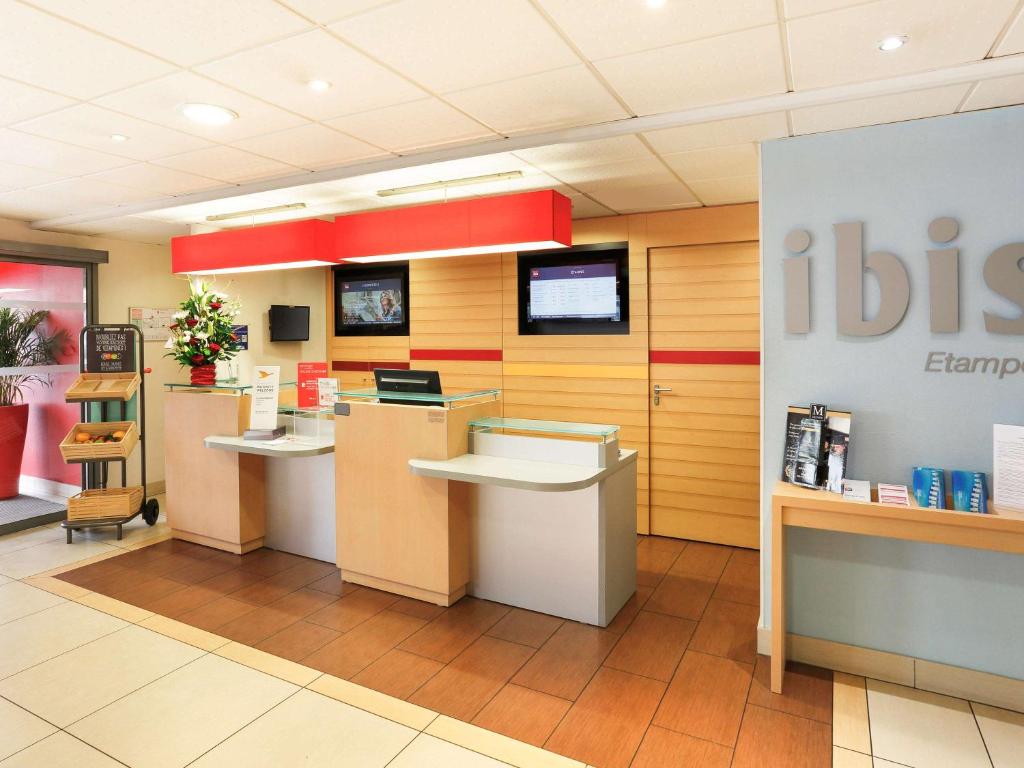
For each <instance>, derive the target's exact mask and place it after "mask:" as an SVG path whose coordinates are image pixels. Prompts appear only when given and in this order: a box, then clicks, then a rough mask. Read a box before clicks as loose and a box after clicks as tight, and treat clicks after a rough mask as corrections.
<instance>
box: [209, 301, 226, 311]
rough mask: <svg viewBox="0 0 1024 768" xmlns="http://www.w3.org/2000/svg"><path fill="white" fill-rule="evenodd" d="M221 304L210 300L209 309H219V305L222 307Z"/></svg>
mask: <svg viewBox="0 0 1024 768" xmlns="http://www.w3.org/2000/svg"><path fill="white" fill-rule="evenodd" d="M223 306H224V305H223V304H221V303H220V302H219V301H211V302H210V309H212V310H214V311H216V310H218V309H220V308H221V307H223Z"/></svg>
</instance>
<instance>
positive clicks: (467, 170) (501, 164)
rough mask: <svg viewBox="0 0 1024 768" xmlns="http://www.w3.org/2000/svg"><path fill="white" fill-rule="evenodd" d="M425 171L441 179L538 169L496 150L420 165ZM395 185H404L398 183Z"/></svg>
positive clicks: (511, 155)
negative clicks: (487, 153)
mask: <svg viewBox="0 0 1024 768" xmlns="http://www.w3.org/2000/svg"><path fill="white" fill-rule="evenodd" d="M420 170H421V171H422V172H423V173H427V174H430V175H431V176H432V177H433V178H435V179H438V180H440V181H445V180H451V179H464V178H466V177H468V176H486V175H488V174H491V173H504V172H505V171H515V170H519V171H522V172H523V173H526V174H529V173H537V170H536V169H535V168H534V167H533V166H531V165H530V164H529V163H527V162H526V161H525V160H521V159H520V158H518V157H516V156H515V155H514V154H513V153H511V152H495V153H493V154H490V155H481V156H480V157H464V158H461V159H459V160H445V161H443V162H440V163H430V164H428V165H423V166H420ZM395 186H404V185H403V184H398V185H395Z"/></svg>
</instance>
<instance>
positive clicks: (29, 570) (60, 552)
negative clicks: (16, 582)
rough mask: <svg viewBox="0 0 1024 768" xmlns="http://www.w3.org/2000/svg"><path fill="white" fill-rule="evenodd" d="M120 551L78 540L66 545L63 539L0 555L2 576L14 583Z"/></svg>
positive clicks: (101, 544) (98, 543)
mask: <svg viewBox="0 0 1024 768" xmlns="http://www.w3.org/2000/svg"><path fill="white" fill-rule="evenodd" d="M119 551H120V550H119V549H118V548H117V547H111V546H109V545H107V544H103V543H102V542H99V541H77V540H76V541H75V543H74V544H67V543H66V542H65V541H64V540H63V539H60V540H59V541H51V542H47V543H45V544H36V545H35V546H32V547H26V548H25V549H18V550H15V551H14V552H9V553H7V554H6V555H0V574H3V575H4V576H8V577H10V578H12V579H24V578H25V577H26V576H34V575H35V574H37V573H42V572H43V571H48V570H50V569H51V568H57V567H59V566H63V565H70V564H72V563H77V562H78V561H79V560H85V559H86V558H89V557H95V556H96V555H102V554H105V553H108V552H119Z"/></svg>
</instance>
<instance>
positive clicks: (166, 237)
mask: <svg viewBox="0 0 1024 768" xmlns="http://www.w3.org/2000/svg"><path fill="white" fill-rule="evenodd" d="M93 227H94V230H95V233H96V234H97V235H98V236H101V237H110V238H113V239H114V240H130V241H133V242H139V243H153V244H156V245H165V244H167V243H169V242H170V241H171V238H172V237H178V236H179V235H187V234H188V233H189V227H188V224H185V223H183V222H174V221H161V220H159V219H150V218H146V217H143V216H122V217H120V218H116V219H106V220H104V221H97V222H93Z"/></svg>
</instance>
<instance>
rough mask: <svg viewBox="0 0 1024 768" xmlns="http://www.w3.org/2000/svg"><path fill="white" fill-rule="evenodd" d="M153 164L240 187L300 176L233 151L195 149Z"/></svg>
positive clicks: (290, 169) (293, 170) (280, 165)
mask: <svg viewBox="0 0 1024 768" xmlns="http://www.w3.org/2000/svg"><path fill="white" fill-rule="evenodd" d="M154 162H155V163H156V164H157V165H163V166H166V167H168V168H176V169H177V170H179V171H185V172H186V173H195V174H198V175H200V176H207V177H209V178H212V179H219V180H220V181H226V182H230V183H232V184H243V183H245V182H247V181H258V180H260V179H269V178H272V177H274V176H288V175H290V174H294V173H300V172H301V171H300V169H298V168H295V167H294V166H291V165H285V164H284V163H279V162H277V161H276V160H269V159H267V158H265V157H260V156H259V155H254V154H252V153H250V152H243V151H242V150H240V149H235V148H234V147H209V148H207V149H198V150H196V151H194V152H185V153H184V154H181V155H174V156H173V157H165V158H163V159H161V160H156V161H154Z"/></svg>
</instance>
